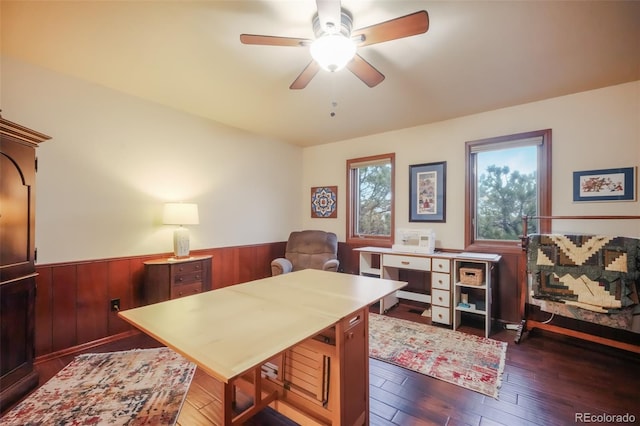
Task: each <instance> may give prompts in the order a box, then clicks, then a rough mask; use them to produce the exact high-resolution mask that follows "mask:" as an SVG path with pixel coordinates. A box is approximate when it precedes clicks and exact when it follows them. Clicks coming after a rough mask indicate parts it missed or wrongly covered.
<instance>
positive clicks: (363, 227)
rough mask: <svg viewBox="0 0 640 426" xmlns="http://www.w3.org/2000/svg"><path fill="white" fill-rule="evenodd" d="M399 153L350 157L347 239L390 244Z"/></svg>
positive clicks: (348, 169)
mask: <svg viewBox="0 0 640 426" xmlns="http://www.w3.org/2000/svg"><path fill="white" fill-rule="evenodd" d="M394 163H395V154H393V153H392V154H383V155H376V156H371V157H363V158H354V159H351V160H347V243H350V244H367V245H369V244H373V245H390V244H391V243H392V242H393V232H394V206H393V199H394V197H393V194H394V175H395V173H394Z"/></svg>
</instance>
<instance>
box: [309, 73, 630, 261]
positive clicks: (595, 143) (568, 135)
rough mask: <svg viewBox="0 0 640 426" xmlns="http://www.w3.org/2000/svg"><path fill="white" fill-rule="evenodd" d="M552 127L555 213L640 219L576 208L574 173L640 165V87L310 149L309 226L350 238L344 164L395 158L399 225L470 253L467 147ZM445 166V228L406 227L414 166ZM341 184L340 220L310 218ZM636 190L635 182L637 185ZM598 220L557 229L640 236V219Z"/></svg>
mask: <svg viewBox="0 0 640 426" xmlns="http://www.w3.org/2000/svg"><path fill="white" fill-rule="evenodd" d="M547 128H550V129H552V146H553V151H552V156H553V160H552V161H553V167H552V179H553V200H552V207H553V214H554V215H640V203H639V202H638V201H637V197H636V201H635V202H607V203H603V202H601V203H574V202H573V188H572V175H573V172H574V171H580V170H594V169H606V168H613V167H630V166H635V167H638V165H640V81H636V82H632V83H628V84H622V85H618V86H612V87H607V88H603V89H599V90H593V91H588V92H582V93H578V94H574V95H570V96H563V97H559V98H554V99H548V100H545V101H541V102H535V103H530V104H525V105H519V106H516V107H512V108H505V109H500V110H496V111H490V112H486V113H482V114H476V115H471V116H467V117H460V118H457V119H453V120H448V121H442V122H439V123H434V124H428V125H424V126H418V127H413V128H407V129H402V130H398V131H394V132H388V133H384V134H377V135H373V136H367V137H363V138H357V139H352V140H346V141H342V142H338V143H333V144H327V145H321V146H316V147H311V148H307V149H305V150H304V168H303V175H304V177H303V187H302V189H301V191H302V194H303V195H304V196H303V197H301V199H302V200H304V201H303V203H302V204H303V205H302V210H303V226H304V227H306V228H315V229H324V230H327V231H332V232H335V233H336V234H337V235H338V237H339V240H341V241H344V240H345V236H346V222H345V220H346V219H345V212H346V208H345V207H346V198H345V193H346V186H345V185H346V160H347V159H349V158H357V157H364V156H368V155H375V154H383V153H388V152H395V153H396V206H395V207H396V210H395V211H396V227H409V228H416V227H430V228H432V229H434V230H435V232H436V237H437V243H436V246H437V247H444V248H451V249H462V248H464V182H465V142H466V141H470V140H476V139H483V138H488V137H494V136H502V135H509V134H514V133H520V132H527V131H532V130H542V129H547ZM438 161H446V162H447V176H446V178H447V192H446V194H447V195H446V223H410V222H409V221H408V216H409V211H408V204H409V199H408V193H409V165H411V164H421V163H431V162H438ZM330 185H337V186H338V218H337V219H312V218H311V216H310V213H309V210H310V207H309V193H310V192H309V191H310V188H311V187H313V186H330ZM636 192H637V183H636ZM594 226H595V224H593V223H592V222H584V221H581V222H578V223H572V222H566V221H564V223H563V222H557V226H556V227H555V230H557V231H558V232H561V231H582V232H592V231H593V232H605V233H610V232H613V233H618V234H621V235H640V221H638V220H636V221H627V222H625V223H624V225H620V226H613V224H612V223H611V222H609V223H608V224H607V225H606V226H602V227H601V228H597V229H596V228H594Z"/></svg>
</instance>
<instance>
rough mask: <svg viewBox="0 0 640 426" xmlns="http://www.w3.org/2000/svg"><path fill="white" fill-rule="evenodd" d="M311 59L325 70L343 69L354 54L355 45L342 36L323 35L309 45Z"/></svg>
mask: <svg viewBox="0 0 640 426" xmlns="http://www.w3.org/2000/svg"><path fill="white" fill-rule="evenodd" d="M310 51H311V57H312V58H313V59H314V60H315V61H316V62H317V63H318V64H319V65H320V66H321V67H322V68H324V69H325V70H327V71H331V72H335V71H339V70H341V69H342V68H344V67H345V66H346V65H347V64H348V63H349V61H350V60H352V59H353V57H354V56H355V54H356V45H355V44H354V43H353V42H352V41H351V39H349V38H347V37H345V36H344V35H342V34H325V35H323V36H321V37H318V38H317V39H315V40H314V41H313V43H311V48H310Z"/></svg>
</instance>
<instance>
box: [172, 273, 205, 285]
mask: <svg viewBox="0 0 640 426" xmlns="http://www.w3.org/2000/svg"><path fill="white" fill-rule="evenodd" d="M195 282H202V272H200V271H199V272H191V273H184V274H178V275H176V276H174V277H173V283H174V284H177V285H180V284H189V283H195Z"/></svg>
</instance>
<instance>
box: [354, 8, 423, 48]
mask: <svg viewBox="0 0 640 426" xmlns="http://www.w3.org/2000/svg"><path fill="white" fill-rule="evenodd" d="M428 29H429V14H428V13H427V11H426V10H421V11H419V12H415V13H412V14H410V15H406V16H401V17H399V18H395V19H391V20H389V21H385V22H381V23H379V24H375V25H371V26H368V27H364V28H360V29H357V30H354V31H353V32H352V33H351V37H352V38H356V37H364V40H363V41H361V42H359V43H357V44H358V46H359V47H361V46H368V45H370V44H376V43H382V42H383V41H389V40H395V39H398V38H403V37H409V36H413V35H417V34H422V33H426V32H427V30H428Z"/></svg>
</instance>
